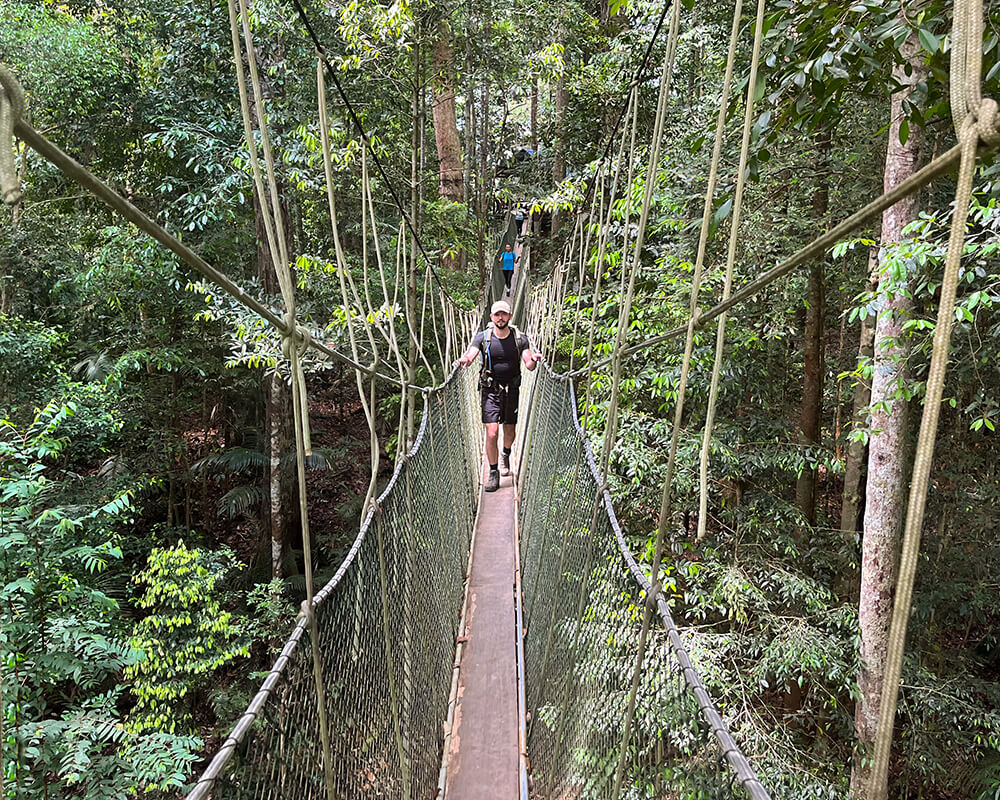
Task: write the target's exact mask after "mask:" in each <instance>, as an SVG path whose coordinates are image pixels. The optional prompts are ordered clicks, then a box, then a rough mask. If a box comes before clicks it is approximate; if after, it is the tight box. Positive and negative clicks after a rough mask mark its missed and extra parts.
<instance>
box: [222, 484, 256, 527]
mask: <svg viewBox="0 0 1000 800" xmlns="http://www.w3.org/2000/svg"><path fill="white" fill-rule="evenodd" d="M263 502H264V492H262V491H261V490H260V488H258V487H257V486H237V487H236V488H235V489H230V490H229V491H228V492H226V493H225V494H224V495H222V497H220V498H219V516H220V517H229V518H230V519H232V518H233V517H237V516H239V515H240V514H247V513H248V512H249V511H250V510H251V509H256V508H260V507H261V505H262V504H263Z"/></svg>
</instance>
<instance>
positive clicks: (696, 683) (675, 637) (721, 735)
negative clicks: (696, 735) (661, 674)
mask: <svg viewBox="0 0 1000 800" xmlns="http://www.w3.org/2000/svg"><path fill="white" fill-rule="evenodd" d="M545 368H546V370H547V372H548V373H549V375H550V377H552V378H556V377H557V375H556V373H555V372H554V371H553V370H552V369H551V367H549V365H548V364H546V365H545ZM568 389H569V394H570V403H571V405H572V407H574V408H575V407H576V401H577V398H576V390H575V389H574V387H573V384H572V383H570V384H568ZM573 428H574V431H575V432H576V436H577V438H578V439H579V440H580V442H581V443H582V445H583V450H584V453H585V454H586V459H587V466H588V467H589V468H590V472H591V475H592V476H593V478H594V481H595V483H597V485H598V486H599V487H600V491H601V499H602V502H603V505H604V510H605V512H606V513H607V516H608V521H609V522H610V524H611V529H612V530H613V531H614V535H615V541H616V542H617V544H618V550H619V552H620V553H621V556H622V558H623V559H624V561H625V563H626V565H627V566H628V569H629V572H630V573H631V574H632V577H633V578H634V579H635V581H636V583H638V584H639V586H641V587H642V590H643V592H644V593H646V594H647V595H648V594H649V593H650V590H651V589H652V588H653V584H652V581H651V580H650V579H649V578H648V577H647V576H646V573H645V571H644V570H643V568H642V567H641V566H640V565H639V562H638V561H637V560H636V558H635V555H634V554H633V553H632V550H631V548H630V547H629V546H628V542H627V541H626V540H625V534H624V531H623V530H622V527H621V524H620V523H619V522H618V515H617V514H615V509H614V503H613V501H612V497H611V490H610V488H609V487H608V485H607V484H604V483H602V482H601V473H600V470H599V469H598V467H597V461H596V460H595V459H594V452H593V449H592V448H591V446H590V440H589V439H588V437H587V433H586V431H584V429H583V427H582V426H581V425H580V421H579V419H578V418H577V416H576V415H575V414H574V415H573ZM655 599H656V608H657V611H658V612H659V616H660V620H661V621H662V623H663V626H664V628H665V629H666V631H667V634H668V636H669V637H670V644H671V646H672V647H673V649H674V652H675V654H676V657H677V660H678V662H679V663H680V664H681V668H682V670H683V672H684V680H685V681H686V683H687V685H688V687H689V689H690V690H691V692H692V694H693V695H694V696H695V698H696V699H697V702H698V707H699V709H700V710H701V712H702V713H703V714H704V716H705V718H706V720H707V721H708V723H709V724H710V726H711V728H712V732H713V734H715V736H716V738H717V739H718V740H719V745H720V746H721V748H722V752H723V754H724V756H725V758H726V760H727V761H728V762H729V764H730V766H731V767H732V768H733V771H734V772H735V773H736V776H737V778H738V780H739V782H740V784H741V785H742V786H743V788H744V789H746V790H747V794H748V795H749V796H750V797H751V798H753V800H770V795H769V794H768V793H767V790H766V789H765V788H764V786H763V784H761V782H760V780H759V779H758V778H757V775H756V773H755V772H754V771H753V769H752V767H751V766H750V763H749V762H748V761H747V759H746V756H744V755H743V752H742V750H740V748H739V746H738V745H737V744H736V742H735V741H734V740H733V737H732V735H731V734H730V733H729V727H728V726H727V725H726V723H725V721H724V720H723V719H722V716H721V715H720V714H719V712H718V710H717V709H716V708H715V704H714V703H713V702H712V700H711V696H710V695H709V693H708V690H707V689H706V688H705V684H704V682H703V681H702V679H701V677H700V676H699V675H698V673H697V671H696V670H695V669H694V666H693V665H692V663H691V657H690V655H689V654H688V652H687V648H686V647H684V644H683V642H682V641H681V638H680V631H679V629H678V627H677V623H676V622H675V621H674V617H673V614H671V612H670V604H669V602H668V601H667V598H666V596H665V595H664V594H663V590H662V589H661V588H659V587H657V589H656V595H655Z"/></svg>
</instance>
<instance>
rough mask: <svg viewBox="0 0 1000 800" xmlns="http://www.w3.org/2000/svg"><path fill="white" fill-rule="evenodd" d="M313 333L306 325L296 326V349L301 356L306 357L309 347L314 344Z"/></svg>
mask: <svg viewBox="0 0 1000 800" xmlns="http://www.w3.org/2000/svg"><path fill="white" fill-rule="evenodd" d="M312 338H313V336H312V331H310V330H309V329H308V328H307V327H306V326H305V325H296V326H295V347H296V349H297V350H298V352H299V355H300V356H301V355H304V354H305V352H306V351H307V350H308V349H309V345H311V344H312Z"/></svg>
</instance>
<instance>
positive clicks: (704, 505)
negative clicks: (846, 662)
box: [698, 0, 766, 540]
mask: <svg viewBox="0 0 1000 800" xmlns="http://www.w3.org/2000/svg"><path fill="white" fill-rule="evenodd" d="M765 4H766V0H757V20H756V23H755V25H754V36H753V54H752V56H751V58H750V78H749V80H748V81H747V93H746V100H745V101H744V109H743V139H742V141H741V143H740V163H739V166H738V167H737V168H736V191H735V193H734V196H733V216H732V220H731V221H730V226H729V248H728V250H727V251H726V281H725V285H724V286H723V289H722V299H723V301H726V300H728V299H729V293H730V291H732V286H733V272H734V269H735V265H736V244H737V242H738V241H739V233H740V214H741V213H742V211H743V187H744V185H745V183H746V169H747V159H748V156H749V153H750V129H751V127H752V124H753V101H754V91H755V89H756V86H757V67H758V66H759V64H760V45H761V41H762V40H763V38H764V36H763V31H764V6H765ZM725 346H726V315H725V314H724V313H723V314H721V315H720V316H719V322H718V326H717V328H716V331H715V363H714V364H713V365H712V381H711V385H710V388H709V392H708V410H707V412H706V415H705V430H704V433H703V436H702V441H701V462H700V464H699V474H700V477H699V491H698V539H699V540H700V539H702V538H703V537H704V536H705V531H706V529H707V525H708V462H709V458H710V454H711V449H712V426H713V425H714V423H715V407H716V404H717V402H718V399H719V379H720V376H721V375H722V354H723V350H724V349H725Z"/></svg>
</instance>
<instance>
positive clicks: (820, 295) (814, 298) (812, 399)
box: [795, 127, 831, 525]
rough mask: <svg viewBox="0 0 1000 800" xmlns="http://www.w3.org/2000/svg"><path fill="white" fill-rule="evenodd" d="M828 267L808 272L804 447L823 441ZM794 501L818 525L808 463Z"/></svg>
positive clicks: (825, 201) (821, 204)
mask: <svg viewBox="0 0 1000 800" xmlns="http://www.w3.org/2000/svg"><path fill="white" fill-rule="evenodd" d="M830 139H831V136H830V129H829V128H828V127H824V128H822V129H821V131H820V133H819V134H818V136H817V142H816V144H817V160H818V162H819V164H818V169H817V171H816V172H817V184H816V187H815V188H814V190H813V196H812V212H813V219H814V220H815V222H816V224H817V225H818V226H820V227H823V222H824V220H825V219H826V212H827V208H828V207H829V204H830V183H829V174H830V173H829V155H830ZM825 268H826V264H825V262H824V260H823V259H821V258H818V259H816V260H815V261H814V262H813V263H812V265H811V266H810V268H809V279H808V288H807V289H806V309H805V325H804V326H803V331H802V361H803V377H802V405H801V407H800V417H799V441H800V443H801V444H802V445H804V446H808V445H815V444H817V443H818V442H819V440H820V429H821V425H820V420H821V416H822V413H823V383H824V378H825V377H826V376H825V372H826V370H825V366H824V360H825V359H824V354H825V352H824V351H825V347H824V341H825V339H824V335H825V333H826V331H825V329H824V325H823V322H824V320H823V314H824V311H825V308H826V277H825ZM795 499H796V503H797V504H798V507H799V510H800V511H802V514H803V516H804V517H805V518H806V519H807V520H808V522H809V524H810V525H815V524H816V470H815V468H813V467H811V466H810V465H809V464H808V463H806V465H805V466H804V467H803V469H802V472H801V473H800V474H799V477H798V480H797V481H796V485H795Z"/></svg>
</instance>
